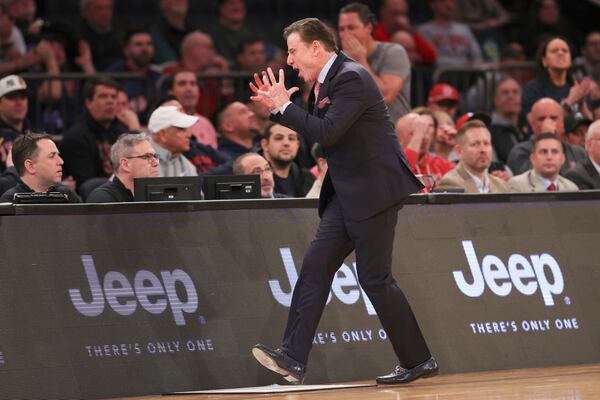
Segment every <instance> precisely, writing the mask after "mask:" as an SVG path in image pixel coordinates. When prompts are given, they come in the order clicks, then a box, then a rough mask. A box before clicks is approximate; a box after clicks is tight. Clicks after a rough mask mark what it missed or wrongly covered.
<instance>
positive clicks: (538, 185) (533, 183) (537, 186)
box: [527, 169, 546, 192]
mask: <svg viewBox="0 0 600 400" xmlns="http://www.w3.org/2000/svg"><path fill="white" fill-rule="evenodd" d="M527 178H528V180H529V186H530V187H531V191H532V192H545V191H546V187H545V186H544V184H543V183H542V181H541V180H539V179H538V177H537V174H536V173H535V171H534V170H533V169H531V170H530V171H529V173H528V174H527Z"/></svg>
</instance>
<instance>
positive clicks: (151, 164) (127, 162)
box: [86, 133, 159, 203]
mask: <svg viewBox="0 0 600 400" xmlns="http://www.w3.org/2000/svg"><path fill="white" fill-rule="evenodd" d="M110 161H111V163H112V165H113V168H114V171H115V175H114V177H113V178H112V180H109V181H108V182H106V183H104V184H102V185H101V186H99V187H97V188H96V189H94V191H93V192H92V193H90V195H89V196H88V198H87V200H86V202H87V203H122V202H127V201H134V196H133V180H134V179H135V178H149V177H155V176H158V165H159V156H158V153H156V152H155V151H154V148H153V147H152V144H150V140H149V138H148V136H146V135H144V134H139V133H125V134H123V135H121V136H120V137H119V139H117V141H116V142H115V143H114V144H113V145H112V147H111V149H110Z"/></svg>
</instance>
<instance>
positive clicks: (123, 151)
mask: <svg viewBox="0 0 600 400" xmlns="http://www.w3.org/2000/svg"><path fill="white" fill-rule="evenodd" d="M142 142H148V143H150V139H149V138H148V135H146V134H145V133H135V132H127V133H124V134H122V135H121V136H119V138H118V139H117V141H116V142H115V143H114V144H113V145H112V147H111V148H110V162H111V164H112V165H113V169H114V171H115V172H119V167H120V166H119V161H120V160H121V158H123V157H128V156H129V154H130V152H131V149H133V147H134V146H135V145H136V144H138V143H142Z"/></svg>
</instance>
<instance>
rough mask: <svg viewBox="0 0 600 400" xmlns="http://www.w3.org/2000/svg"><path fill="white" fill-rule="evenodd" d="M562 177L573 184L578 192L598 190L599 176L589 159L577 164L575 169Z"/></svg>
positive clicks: (599, 184)
mask: <svg viewBox="0 0 600 400" xmlns="http://www.w3.org/2000/svg"><path fill="white" fill-rule="evenodd" d="M564 176H565V178H567V179H569V180H570V181H572V182H575V184H576V185H577V187H579V190H594V189H600V174H598V170H597V169H596V167H595V166H594V164H593V163H592V161H591V160H590V159H589V158H586V159H585V160H583V161H580V162H578V163H577V165H576V166H575V168H573V169H571V170H569V171H567V172H566V173H565V174H564Z"/></svg>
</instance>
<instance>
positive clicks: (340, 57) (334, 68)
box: [309, 51, 347, 115]
mask: <svg viewBox="0 0 600 400" xmlns="http://www.w3.org/2000/svg"><path fill="white" fill-rule="evenodd" d="M346 59H347V57H346V55H345V54H344V52H342V51H340V52H338V53H337V57H336V59H335V61H334V62H333V64H331V68H329V71H327V75H326V76H325V80H324V81H323V84H322V85H321V88H320V89H319V98H318V99H314V96H315V95H314V86H313V87H312V89H311V94H310V95H311V96H312V98H313V99H314V103H313V104H312V107H311V104H310V97H309V107H311V108H309V110H313V114H316V115H320V114H321V109H319V102H320V101H321V100H323V99H324V98H325V97H327V95H328V93H329V86H330V81H331V80H332V79H333V77H334V76H335V75H336V74H337V72H338V70H339V69H340V67H341V65H342V64H343V63H344V61H346Z"/></svg>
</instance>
